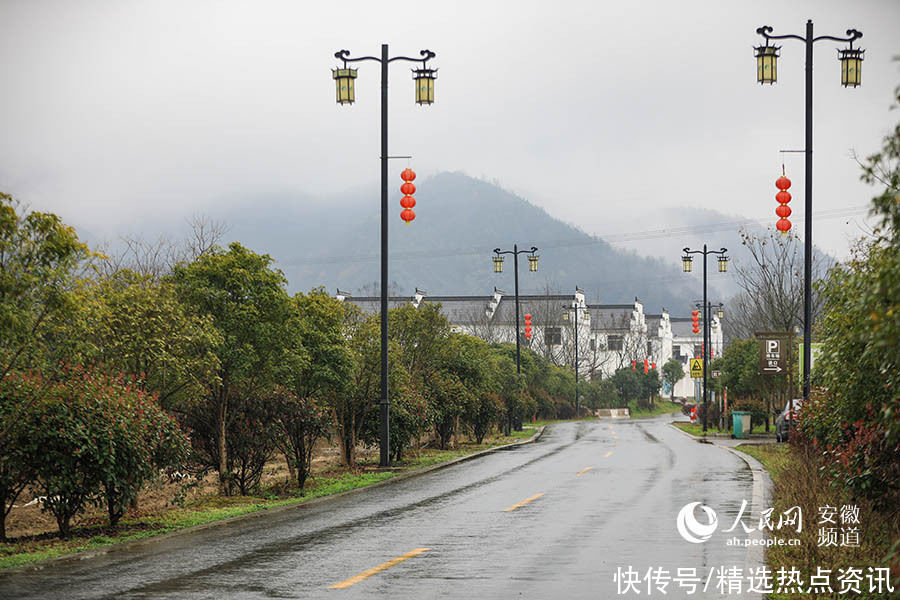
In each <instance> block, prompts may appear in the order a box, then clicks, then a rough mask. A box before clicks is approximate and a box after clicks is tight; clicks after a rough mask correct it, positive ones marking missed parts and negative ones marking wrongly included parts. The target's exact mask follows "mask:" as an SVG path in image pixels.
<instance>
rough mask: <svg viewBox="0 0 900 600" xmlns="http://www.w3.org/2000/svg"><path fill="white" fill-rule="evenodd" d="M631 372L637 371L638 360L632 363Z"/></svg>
mask: <svg viewBox="0 0 900 600" xmlns="http://www.w3.org/2000/svg"><path fill="white" fill-rule="evenodd" d="M631 370H632V371H637V361H636V360H632V361H631Z"/></svg>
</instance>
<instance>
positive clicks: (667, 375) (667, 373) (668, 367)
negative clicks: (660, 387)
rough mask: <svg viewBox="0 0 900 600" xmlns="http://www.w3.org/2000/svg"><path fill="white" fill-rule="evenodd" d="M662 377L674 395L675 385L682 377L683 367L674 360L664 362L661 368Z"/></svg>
mask: <svg viewBox="0 0 900 600" xmlns="http://www.w3.org/2000/svg"><path fill="white" fill-rule="evenodd" d="M662 377H663V381H664V382H665V383H666V385H667V386H668V388H669V390H671V391H672V393H673V395H674V390H675V385H676V384H677V383H678V382H679V381H681V380H682V378H683V377H684V367H682V366H681V362H680V361H678V360H675V359H674V358H670V359H669V360H668V361H666V364H664V365H663V368H662Z"/></svg>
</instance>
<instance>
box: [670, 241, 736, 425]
mask: <svg viewBox="0 0 900 600" xmlns="http://www.w3.org/2000/svg"><path fill="white" fill-rule="evenodd" d="M726 252H728V250H727V249H725V248H722V249H721V250H707V248H706V244H703V250H691V249H690V248H685V249H684V256H683V257H682V258H681V260H682V262H683V263H684V265H685V269H684V271H685V273H690V271H691V269H690V267H689V266H688V264H689V263H690V259H691V258H692V257H691V255H692V254H701V255H702V256H703V305H702V306H703V347H704V351H703V433H706V413H707V412H708V410H707V409H708V408H709V407H708V406H707V401H706V377H707V375H706V371H707V368H706V367H707V364H706V363H707V360H706V356H707V354H706V350H705V348H709V337H710V336H709V310H710V307H709V306H708V305H707V301H706V262H707V261H706V257H707V256H709V255H710V254H715V255H717V256H718V257H719V272H720V273H724V272H725V271H726V270H727V268H728V257H727V256H726V255H725V253H726ZM695 329H696V326H695ZM695 333H696V331H695Z"/></svg>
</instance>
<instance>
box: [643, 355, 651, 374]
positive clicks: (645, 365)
mask: <svg viewBox="0 0 900 600" xmlns="http://www.w3.org/2000/svg"><path fill="white" fill-rule="evenodd" d="M649 371H650V365H649V364H648V363H647V359H646V358H645V359H644V375H646V374H647V373H648V372H649Z"/></svg>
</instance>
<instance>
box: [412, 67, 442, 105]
mask: <svg viewBox="0 0 900 600" xmlns="http://www.w3.org/2000/svg"><path fill="white" fill-rule="evenodd" d="M413 79H414V80H415V82H416V104H434V80H435V79H437V69H427V68H424V67H423V68H421V69H413Z"/></svg>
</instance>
